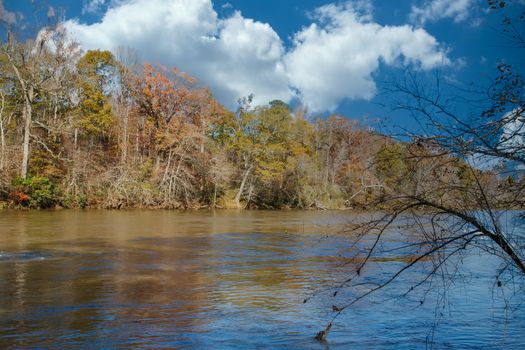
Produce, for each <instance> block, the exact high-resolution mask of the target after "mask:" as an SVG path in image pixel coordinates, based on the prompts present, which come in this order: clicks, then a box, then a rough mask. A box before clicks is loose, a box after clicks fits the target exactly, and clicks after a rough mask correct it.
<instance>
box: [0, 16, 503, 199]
mask: <svg viewBox="0 0 525 350" xmlns="http://www.w3.org/2000/svg"><path fill="white" fill-rule="evenodd" d="M0 60H1V65H0V67H1V68H0V98H1V100H0V141H1V145H0V146H1V148H0V202H1V203H2V206H4V207H31V208H50V207H57V206H58V207H66V208H85V207H97V208H132V207H141V208H143V207H152V208H203V207H207V208H231V207H235V208H322V209H328V208H369V207H375V208H376V205H377V203H379V201H378V200H379V199H381V198H382V197H384V195H385V194H386V193H388V191H391V190H394V191H396V190H400V189H401V188H402V187H403V186H405V187H406V186H407V185H408V184H412V183H415V182H416V181H417V179H415V178H414V176H418V173H417V172H415V170H414V169H413V168H414V164H412V163H414V162H412V161H411V159H410V153H411V152H412V151H414V150H415V149H416V148H417V145H416V144H414V143H401V142H397V141H394V140H393V139H392V138H390V137H386V136H384V135H381V134H378V133H376V132H373V131H371V130H368V129H366V128H364V127H361V126H359V124H358V123H357V122H356V121H355V120H352V119H349V118H346V117H342V116H337V115H333V116H330V117H328V118H312V117H308V118H306V117H305V112H304V110H303V109H301V108H296V109H295V110H294V111H292V110H291V109H290V107H289V106H288V105H287V104H286V103H284V102H282V101H278V100H276V101H271V102H269V103H268V104H267V105H265V106H252V105H251V101H252V96H247V97H244V98H242V99H240V100H239V104H238V108H237V110H236V111H230V110H228V109H226V108H225V107H224V106H222V105H221V104H220V103H219V102H218V101H217V100H216V99H215V98H214V97H213V95H212V93H211V92H210V90H209V89H207V88H206V87H203V86H202V84H200V83H199V82H198V81H197V79H195V78H194V77H192V76H190V75H188V74H186V73H184V72H182V71H180V70H178V69H176V68H167V67H163V66H160V65H152V64H149V63H144V64H143V63H141V62H140V61H139V59H138V58H137V54H136V53H135V52H134V51H133V50H132V49H119V50H116V53H112V52H109V51H100V50H90V51H87V52H84V51H82V50H81V49H80V48H79V47H78V45H77V44H76V43H74V42H72V41H71V40H69V39H68V36H67V33H66V32H65V30H64V29H63V28H60V26H59V27H58V28H54V29H53V30H41V31H40V33H39V34H38V36H37V37H36V39H34V40H27V41H25V42H20V41H17V40H15V39H14V36H13V35H10V36H9V38H8V40H7V41H6V42H5V43H3V45H2V47H1V50H0ZM427 146H428V145H427ZM420 149H421V147H420ZM446 157H447V159H448V161H449V163H450V166H449V170H450V171H449V172H444V173H443V172H442V173H440V175H439V176H441V177H443V176H444V177H447V179H446V180H447V181H449V180H450V181H459V182H461V181H463V182H464V181H474V179H473V178H472V177H471V178H469V175H468V173H469V171H470V170H468V169H470V167H469V166H468V165H466V163H465V162H464V161H463V160H462V159H461V158H459V157H452V156H446ZM466 169H467V170H466ZM480 173H481V172H480ZM484 176H485V177H487V178H490V179H491V181H496V180H495V177H494V176H491V175H490V173H488V172H486V173H485V175H484ZM487 181H488V180H487ZM445 192H447V191H445ZM447 193H448V192H447ZM447 193H445V194H444V195H445V196H446V195H449V196H450V193H448V194H447Z"/></svg>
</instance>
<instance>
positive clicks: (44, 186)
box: [12, 176, 57, 209]
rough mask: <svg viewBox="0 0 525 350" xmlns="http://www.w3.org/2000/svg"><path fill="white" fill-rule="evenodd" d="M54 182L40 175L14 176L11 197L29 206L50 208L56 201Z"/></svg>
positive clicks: (20, 203)
mask: <svg viewBox="0 0 525 350" xmlns="http://www.w3.org/2000/svg"><path fill="white" fill-rule="evenodd" d="M56 195H57V193H56V190H55V186H54V184H53V183H52V182H51V181H50V180H49V179H48V178H47V177H42V176H33V177H28V178H27V179H23V178H20V177H19V178H16V179H14V180H13V196H12V197H13V199H14V201H15V202H16V203H18V204H19V205H22V206H25V207H29V208H40V209H44V208H51V207H53V206H54V205H55V203H56Z"/></svg>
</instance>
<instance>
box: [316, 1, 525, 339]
mask: <svg viewBox="0 0 525 350" xmlns="http://www.w3.org/2000/svg"><path fill="white" fill-rule="evenodd" d="M505 4H506V2H504V1H489V5H490V6H494V7H497V8H503V7H505ZM524 18H525V17H524V16H521V17H520V19H519V20H518V21H519V23H515V22H513V21H511V20H509V18H507V17H504V24H503V28H504V31H503V32H504V34H506V35H507V37H510V39H511V40H512V41H513V43H514V44H515V45H513V47H516V48H518V49H523V48H524V47H525V46H524V45H523V43H524V41H523V36H522V35H521V33H520V30H519V29H517V28H523V20H524ZM518 25H520V26H521V27H518ZM520 63H521V64H517V65H511V64H509V63H500V64H499V65H498V66H497V76H496V77H495V78H494V80H493V81H492V82H491V83H490V84H488V86H487V87H486V88H484V89H478V90H475V91H472V90H465V89H461V88H459V87H449V91H450V89H453V90H452V91H453V93H451V94H448V95H447V94H446V91H445V90H446V89H443V88H442V80H441V79H440V78H439V77H436V79H435V81H434V83H433V84H431V85H428V84H425V80H422V79H420V78H419V77H418V75H417V74H414V73H407V74H406V75H405V76H404V77H403V78H402V79H401V80H400V81H397V82H394V83H392V84H389V85H388V86H387V87H386V90H387V92H388V93H390V94H392V95H393V96H395V97H396V100H395V103H394V106H395V108H396V109H400V110H403V111H405V112H408V113H410V114H412V115H413V116H414V117H415V118H417V119H418V120H419V122H420V125H421V128H422V129H423V130H422V132H421V133H419V134H414V133H412V134H408V135H405V140H408V142H406V141H405V142H404V143H398V144H397V146H396V147H398V148H397V149H396V150H391V151H390V152H388V150H387V151H385V152H384V154H386V155H387V157H381V154H379V153H378V156H377V157H376V163H375V168H376V172H378V174H379V175H383V177H384V179H385V181H384V182H383V185H384V187H383V191H384V192H383V194H382V196H380V198H379V201H378V202H377V205H378V207H380V208H387V209H388V210H386V212H384V213H383V214H378V215H376V217H374V218H373V219H372V220H367V221H365V222H354V223H353V224H352V225H351V226H349V228H348V232H349V233H351V234H352V236H351V237H353V242H352V246H351V247H352V250H351V251H352V252H353V254H352V257H351V259H350V264H351V266H352V272H351V274H350V275H349V276H347V278H345V279H344V280H343V281H341V282H340V283H339V284H337V285H336V286H335V291H334V292H333V296H336V295H337V294H338V291H339V289H341V288H354V290H355V291H356V292H357V294H356V295H355V297H353V298H352V299H350V300H344V301H342V302H341V304H340V305H334V306H333V311H334V314H333V318H332V319H331V321H330V322H329V323H328V325H327V326H326V327H325V328H324V329H323V330H322V331H320V332H319V333H318V334H317V336H316V338H317V339H318V340H324V339H325V338H326V336H327V334H328V332H329V330H330V329H331V327H332V323H333V321H334V320H335V319H336V318H337V317H338V316H339V315H340V314H341V313H342V312H344V311H345V310H346V309H348V308H350V307H351V306H352V305H354V304H355V303H357V302H359V301H360V300H362V299H363V298H366V297H367V296H369V295H370V294H372V293H375V292H377V291H379V290H381V289H383V288H385V287H387V286H389V285H391V284H393V283H394V282H395V281H396V280H397V279H398V278H399V276H401V275H402V274H404V273H405V272H406V271H407V270H410V269H415V268H421V271H423V274H422V277H421V278H420V279H419V280H417V281H415V282H413V283H412V284H411V285H408V286H407V290H406V291H403V292H401V294H400V295H401V296H403V295H406V294H408V293H411V292H412V291H413V290H415V289H416V288H419V287H422V288H425V287H426V288H430V287H429V286H430V285H431V283H430V282H431V281H435V280H438V279H441V280H442V281H444V280H450V279H451V278H454V275H451V274H450V273H449V272H450V269H451V268H452V269H455V270H457V269H461V258H462V257H463V256H465V255H468V254H470V253H472V251H474V250H481V251H482V252H484V253H486V254H490V255H492V256H496V257H498V258H499V259H500V261H501V265H500V266H499V267H498V268H497V274H496V276H495V283H494V284H495V286H497V287H505V286H507V285H513V286H514V287H515V288H510V289H511V290H512V291H513V292H514V293H517V294H520V293H522V292H523V289H522V288H523V283H522V282H523V281H524V280H525V278H524V277H525V232H524V230H523V228H520V227H516V226H515V225H514V224H513V223H512V222H511V220H512V219H513V216H514V218H515V217H516V215H523V214H515V215H512V214H509V210H513V209H518V210H522V209H523V208H524V205H525V202H524V198H525V177H524V176H523V167H524V166H525V98H524V96H525V95H524V93H523V86H525V81H524V80H523V78H522V76H521V74H520V73H522V70H523V68H524V67H523V62H520ZM395 158H397V159H395ZM381 169H386V170H387V171H385V172H384V173H381ZM392 237H395V239H396V240H397V241H398V242H401V243H399V244H397V245H395V246H394V247H392V245H389V244H388V242H390V241H391V239H392ZM394 252H395V253H396V254H398V255H399V256H402V257H403V259H402V261H403V262H404V264H403V266H402V267H400V268H399V269H398V270H397V271H395V272H394V273H392V274H391V275H389V276H388V277H386V278H384V279H383V280H381V281H379V282H374V283H369V282H367V280H366V279H364V278H363V276H364V275H366V274H367V266H368V265H369V264H371V263H372V262H373V261H374V260H376V259H380V258H381V257H384V256H385V255H388V254H392V253H394ZM516 286H517V287H516Z"/></svg>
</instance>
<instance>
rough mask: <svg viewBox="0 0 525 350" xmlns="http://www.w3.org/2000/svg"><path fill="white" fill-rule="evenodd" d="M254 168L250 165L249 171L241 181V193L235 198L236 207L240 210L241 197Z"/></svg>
mask: <svg viewBox="0 0 525 350" xmlns="http://www.w3.org/2000/svg"><path fill="white" fill-rule="evenodd" d="M252 168H253V166H252V165H250V166H249V167H248V169H246V170H245V171H244V175H243V177H242V181H241V187H240V188H239V192H237V195H236V196H235V205H236V206H237V207H238V208H240V207H241V196H242V193H243V191H244V186H246V180H247V179H248V176H249V175H250V172H251V171H252Z"/></svg>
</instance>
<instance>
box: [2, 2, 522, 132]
mask: <svg viewBox="0 0 525 350" xmlns="http://www.w3.org/2000/svg"><path fill="white" fill-rule="evenodd" d="M508 2H509V3H514V5H513V6H509V7H508V8H507V9H506V14H508V15H511V16H512V15H513V14H516V13H518V12H519V11H521V12H522V11H523V10H524V6H525V5H524V2H523V1H520V0H515V1H508ZM32 6H33V5H31V1H30V0H3V7H4V8H5V10H4V11H3V12H2V16H5V15H6V14H8V13H22V14H24V15H25V18H30V15H29V14H30V13H31V10H30V9H31V7H32ZM47 6H51V7H53V9H54V10H55V11H54V12H55V14H56V15H57V16H61V17H62V14H63V17H62V18H63V20H65V21H66V27H67V28H68V30H69V31H70V32H71V33H73V35H74V36H75V37H76V38H77V40H79V42H80V43H81V45H82V46H83V47H84V48H85V49H92V48H101V49H110V50H114V49H115V48H116V47H118V46H130V47H134V48H135V49H137V51H138V54H139V55H140V57H141V58H142V59H144V60H147V61H152V62H159V63H162V64H164V65H168V66H177V67H179V68H181V69H182V70H185V71H187V72H188V73H190V74H192V75H194V76H196V77H197V78H199V79H200V80H201V81H202V83H203V84H205V85H208V86H210V87H211V88H212V91H213V92H214V94H215V95H216V96H217V97H218V98H219V100H220V101H221V102H222V103H223V104H225V105H226V106H228V107H230V108H235V101H236V100H237V98H238V97H241V96H246V95H248V94H250V93H254V94H255V101H256V102H257V103H265V102H267V101H268V100H271V99H274V98H276V99H282V100H284V101H286V102H290V103H291V104H298V103H302V104H305V105H307V107H308V109H309V111H310V112H312V114H317V115H326V114H329V113H340V114H344V115H347V116H349V117H354V118H361V119H363V118H366V117H368V118H370V119H374V118H375V117H385V116H390V117H391V118H394V122H397V123H399V124H402V125H403V124H405V125H406V124H409V123H411V121H409V119H407V118H405V117H404V116H402V115H399V114H392V113H391V112H390V111H389V109H388V108H384V107H380V106H379V104H380V103H382V102H384V98H383V97H382V95H381V91H382V82H383V81H388V80H389V79H391V77H392V76H396V75H399V74H401V73H402V72H403V71H404V70H405V69H407V68H408V69H411V70H415V71H417V72H419V74H421V75H423V76H424V75H426V74H429V75H430V74H431V73H433V72H436V71H438V72H440V75H441V76H442V79H443V81H444V82H446V83H450V84H454V85H460V86H469V84H470V83H471V82H474V83H476V84H480V85H483V84H484V83H485V82H486V81H488V79H489V78H490V77H492V76H494V75H495V73H496V70H495V66H496V64H497V62H499V61H501V60H506V61H509V62H511V63H512V62H517V61H519V60H520V59H521V60H522V58H521V57H520V52H519V51H517V50H513V49H511V48H508V47H507V46H506V43H505V41H504V40H502V38H501V36H500V34H499V29H500V28H501V26H500V23H501V21H502V16H501V13H499V12H495V11H487V1H486V0H433V1H429V0H407V1H388V0H375V1H363V0H358V1H336V2H331V1H320V0H286V1H284V0H280V1H277V0H253V1H247V0H214V1H212V0H82V1H66V0H48V2H47ZM41 12H42V13H43V12H45V11H41ZM17 19H18V21H19V22H23V21H24V20H23V19H22V17H21V16H19V15H18V16H17ZM26 20H27V19H26Z"/></svg>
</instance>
